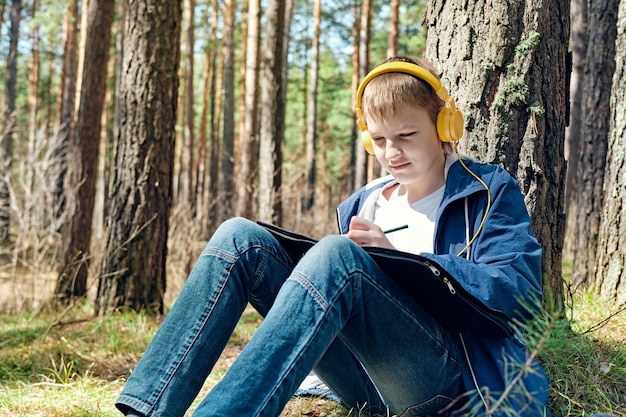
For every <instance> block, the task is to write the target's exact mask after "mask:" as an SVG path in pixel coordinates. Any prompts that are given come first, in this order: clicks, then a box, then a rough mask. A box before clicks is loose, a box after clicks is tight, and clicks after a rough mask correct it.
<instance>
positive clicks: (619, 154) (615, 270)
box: [590, 0, 626, 306]
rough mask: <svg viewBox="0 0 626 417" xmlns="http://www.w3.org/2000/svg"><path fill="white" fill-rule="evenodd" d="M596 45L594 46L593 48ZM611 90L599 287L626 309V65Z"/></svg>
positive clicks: (623, 19) (624, 14) (623, 18)
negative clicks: (625, 98)
mask: <svg viewBox="0 0 626 417" xmlns="http://www.w3.org/2000/svg"><path fill="white" fill-rule="evenodd" d="M616 27H617V37H616V39H617V41H616V42H615V56H616V57H624V56H625V55H626V0H620V2H619V6H618V16H617V25H616ZM591 44H592V43H590V45H591ZM615 63H616V68H615V73H614V74H615V75H614V76H613V87H612V89H611V130H610V134H609V144H608V157H607V166H606V173H605V176H604V190H605V200H604V204H603V209H602V220H601V222H600V229H599V235H598V248H600V249H599V250H598V257H597V262H596V274H595V285H596V288H597V289H598V290H599V292H600V296H601V297H602V298H603V299H604V300H607V301H608V302H609V303H610V304H613V305H615V306H624V305H626V255H625V254H626V181H624V178H626V157H625V153H626V103H625V102H624V100H623V97H624V95H625V94H626V65H625V63H624V60H623V59H619V58H618V59H616V60H615Z"/></svg>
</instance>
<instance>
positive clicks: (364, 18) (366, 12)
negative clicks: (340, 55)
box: [354, 0, 372, 190]
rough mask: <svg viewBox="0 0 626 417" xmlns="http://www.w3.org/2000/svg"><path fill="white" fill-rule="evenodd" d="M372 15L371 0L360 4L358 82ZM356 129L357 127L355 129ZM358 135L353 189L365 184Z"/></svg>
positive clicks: (363, 69)
mask: <svg viewBox="0 0 626 417" xmlns="http://www.w3.org/2000/svg"><path fill="white" fill-rule="evenodd" d="M371 15H372V5H371V0H364V1H363V2H362V3H361V15H360V17H361V21H360V24H359V80H362V79H363V78H365V76H366V75H367V73H368V72H369V65H370V50H369V44H370V21H371ZM355 129H358V127H355ZM359 138H360V133H357V140H356V144H355V146H356V149H355V155H356V158H355V165H356V166H355V178H354V181H355V182H354V189H355V190H356V189H358V188H359V187H361V186H362V185H364V184H365V183H366V182H367V172H368V169H367V167H368V155H367V153H366V152H365V149H364V148H363V145H362V144H361V141H360V139H359Z"/></svg>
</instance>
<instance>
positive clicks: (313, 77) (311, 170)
mask: <svg viewBox="0 0 626 417" xmlns="http://www.w3.org/2000/svg"><path fill="white" fill-rule="evenodd" d="M321 20H322V2H321V0H315V4H314V6H313V44H312V46H311V73H310V78H309V104H308V106H307V107H308V109H309V111H308V115H307V128H306V132H307V134H306V146H305V149H306V154H305V155H306V156H305V158H306V194H305V198H304V204H303V207H304V210H306V211H308V210H311V209H312V208H313V205H314V204H315V179H316V165H315V162H316V161H315V158H316V148H317V146H316V145H317V144H316V141H317V80H318V73H319V69H318V68H319V63H320V58H319V49H320V24H321Z"/></svg>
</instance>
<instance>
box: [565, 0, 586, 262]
mask: <svg viewBox="0 0 626 417" xmlns="http://www.w3.org/2000/svg"><path fill="white" fill-rule="evenodd" d="M570 16H571V20H572V22H571V33H570V41H569V45H570V50H571V63H572V73H571V77H570V105H569V125H568V126H567V128H566V129H565V159H566V160H567V175H566V177H565V178H566V180H565V211H566V215H567V216H566V219H567V220H566V222H567V223H566V226H565V241H564V243H563V258H564V259H573V257H574V245H575V242H576V228H577V225H576V204H575V202H576V195H577V193H578V189H577V185H576V178H577V175H578V153H579V149H580V145H581V141H582V136H581V130H582V128H581V127H582V116H583V114H582V96H583V85H584V82H585V57H586V54H587V45H588V39H589V37H588V36H587V29H588V25H587V0H572V2H571V12H570Z"/></svg>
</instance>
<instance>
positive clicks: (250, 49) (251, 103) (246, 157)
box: [235, 0, 261, 218]
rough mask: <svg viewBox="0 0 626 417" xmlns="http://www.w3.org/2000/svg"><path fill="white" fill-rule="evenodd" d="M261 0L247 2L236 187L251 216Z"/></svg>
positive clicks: (241, 208)
mask: <svg viewBox="0 0 626 417" xmlns="http://www.w3.org/2000/svg"><path fill="white" fill-rule="evenodd" d="M260 25H261V0H249V2H248V37H247V40H246V42H247V48H246V51H247V52H246V72H245V74H246V77H245V90H246V95H245V99H244V100H245V111H244V113H243V114H242V117H243V118H244V127H243V143H242V148H241V164H240V165H241V167H240V169H239V177H238V178H239V181H238V187H237V208H236V210H235V212H236V213H237V215H238V216H243V217H247V218H251V217H252V216H253V214H254V206H255V204H254V195H255V194H254V191H253V190H254V188H255V187H254V183H255V177H256V172H257V168H258V154H259V149H258V148H259V123H258V120H259V117H258V114H259V110H258V97H259V45H260V42H261V31H260Z"/></svg>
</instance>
